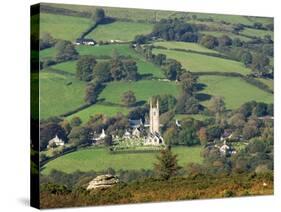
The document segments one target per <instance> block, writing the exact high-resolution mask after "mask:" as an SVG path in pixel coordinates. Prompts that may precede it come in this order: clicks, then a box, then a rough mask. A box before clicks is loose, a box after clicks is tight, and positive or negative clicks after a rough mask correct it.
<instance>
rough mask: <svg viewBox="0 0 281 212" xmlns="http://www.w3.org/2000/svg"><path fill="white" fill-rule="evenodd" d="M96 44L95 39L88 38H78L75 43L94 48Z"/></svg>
mask: <svg viewBox="0 0 281 212" xmlns="http://www.w3.org/2000/svg"><path fill="white" fill-rule="evenodd" d="M95 44H96V42H95V41H94V40H93V39H88V38H78V39H76V41H75V45H77V46H79V45H87V46H94V45H95Z"/></svg>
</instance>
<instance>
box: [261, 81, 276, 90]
mask: <svg viewBox="0 0 281 212" xmlns="http://www.w3.org/2000/svg"><path fill="white" fill-rule="evenodd" d="M257 80H259V81H261V82H263V83H264V84H266V85H267V86H268V87H269V88H270V89H271V90H274V89H273V88H274V82H273V80H272V79H264V78H257Z"/></svg>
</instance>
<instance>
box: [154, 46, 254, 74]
mask: <svg viewBox="0 0 281 212" xmlns="http://www.w3.org/2000/svg"><path fill="white" fill-rule="evenodd" d="M153 53H154V54H159V53H162V54H165V55H167V57H168V58H172V59H175V60H177V61H179V62H180V63H181V64H182V66H183V67H184V68H185V69H187V70H189V71H191V72H208V71H210V72H211V71H217V72H237V73H241V74H244V75H246V74H249V73H250V72H251V70H250V69H248V68H246V67H245V66H244V65H243V64H242V63H240V62H237V61H233V60H228V59H223V58H218V57H211V56H206V55H200V54H194V53H187V52H180V51H174V50H164V49H153Z"/></svg>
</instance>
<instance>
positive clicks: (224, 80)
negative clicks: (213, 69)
mask: <svg viewBox="0 0 281 212" xmlns="http://www.w3.org/2000/svg"><path fill="white" fill-rule="evenodd" d="M198 81H199V83H202V84H204V85H205V86H206V87H205V88H204V89H203V90H202V91H200V92H199V93H204V94H209V95H210V96H221V97H223V98H224V101H225V103H226V108H227V109H236V108H238V107H240V106H241V105H242V104H243V103H245V102H249V101H252V100H255V101H257V102H265V103H272V102H273V95H272V94H269V93H267V92H265V91H263V90H261V89H259V88H257V87H255V86H253V85H251V84H249V83H247V82H245V81H243V80H242V79H240V78H237V77H223V76H200V77H199V79H198ZM202 103H203V104H204V105H208V104H209V101H204V102H202Z"/></svg>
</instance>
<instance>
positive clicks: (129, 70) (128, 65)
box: [122, 60, 138, 81]
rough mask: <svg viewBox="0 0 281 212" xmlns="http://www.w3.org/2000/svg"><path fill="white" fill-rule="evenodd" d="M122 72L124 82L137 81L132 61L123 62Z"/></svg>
mask: <svg viewBox="0 0 281 212" xmlns="http://www.w3.org/2000/svg"><path fill="white" fill-rule="evenodd" d="M122 62H123V72H124V74H123V75H124V79H125V80H133V81H135V80H137V78H138V67H137V63H136V62H135V61H134V60H123V61H122Z"/></svg>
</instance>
